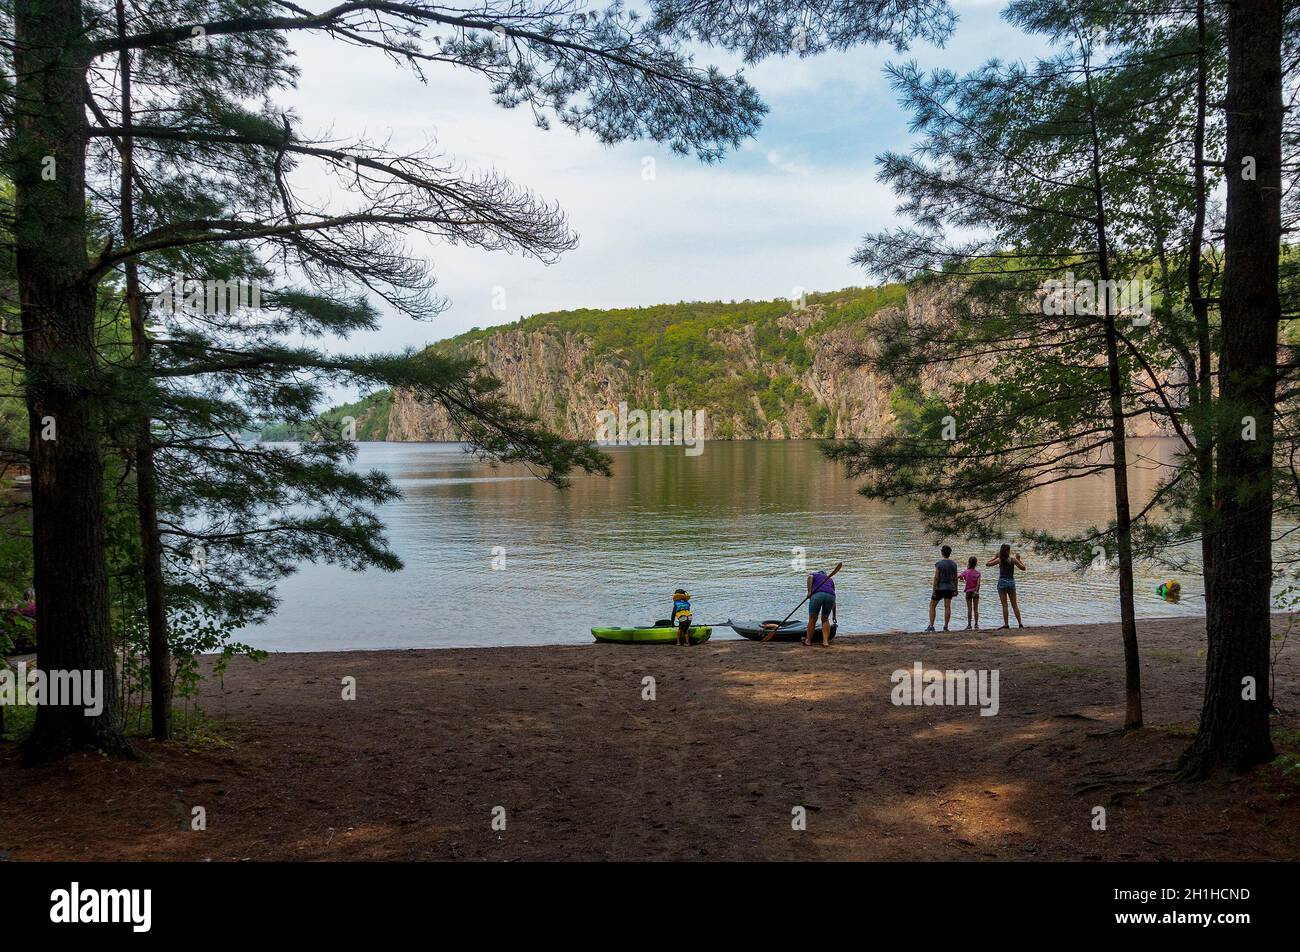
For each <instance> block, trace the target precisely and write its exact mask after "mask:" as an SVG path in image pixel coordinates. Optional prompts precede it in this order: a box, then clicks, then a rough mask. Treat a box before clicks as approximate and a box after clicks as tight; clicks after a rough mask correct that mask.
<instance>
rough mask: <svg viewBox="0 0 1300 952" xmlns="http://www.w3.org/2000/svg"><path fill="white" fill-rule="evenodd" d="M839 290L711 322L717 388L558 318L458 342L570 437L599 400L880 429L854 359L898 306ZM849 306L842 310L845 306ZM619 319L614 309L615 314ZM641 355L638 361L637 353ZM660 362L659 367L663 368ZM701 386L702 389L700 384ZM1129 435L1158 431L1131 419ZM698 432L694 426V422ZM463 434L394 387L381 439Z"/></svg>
mask: <svg viewBox="0 0 1300 952" xmlns="http://www.w3.org/2000/svg"><path fill="white" fill-rule="evenodd" d="M845 303H846V302H845V301H842V300H841V301H829V302H824V303H817V304H809V305H807V306H805V307H803V308H792V309H790V310H789V311H787V312H786V313H784V314H783V315H781V316H780V317H777V318H776V320H775V328H773V327H772V326H767V327H765V328H760V327H759V325H757V324H755V323H724V324H722V325H721V326H718V327H716V328H711V329H710V330H709V331H708V333H707V344H708V346H709V348H710V350H711V354H710V357H709V371H708V372H709V376H710V377H711V378H712V383H713V384H715V386H713V387H712V389H711V390H710V391H709V392H711V393H714V394H715V395H717V394H721V396H716V397H715V398H714V399H712V400H709V399H703V400H701V399H694V400H693V399H684V398H683V397H682V395H681V392H680V389H679V388H678V387H676V386H675V385H674V383H673V379H674V378H673V374H672V372H669V373H667V374H664V373H662V372H661V373H660V374H659V378H658V379H659V384H658V385H656V382H655V380H656V374H655V369H654V368H653V367H645V366H638V364H637V363H635V362H634V361H633V360H632V359H631V358H629V356H628V355H627V354H626V353H625V352H623V351H621V350H608V349H606V350H604V351H598V350H597V349H596V347H595V346H594V345H593V342H592V340H591V338H590V337H589V336H588V335H586V334H581V333H574V332H570V331H566V330H564V329H562V328H561V327H558V326H556V325H555V324H541V325H540V326H532V327H529V328H521V327H513V326H512V327H506V328H502V329H501V330H499V331H495V332H491V333H486V334H482V335H480V336H477V337H475V338H474V339H471V340H467V341H463V342H459V343H458V344H457V345H456V346H457V347H458V348H459V349H460V350H461V351H462V352H463V353H466V354H468V355H469V356H472V357H474V358H476V359H477V360H479V361H481V362H482V363H483V365H484V366H485V368H486V370H487V372H488V373H490V374H491V375H492V376H494V377H496V378H497V379H499V380H500V381H501V382H502V384H503V387H504V395H505V397H506V398H507V399H509V400H510V401H511V402H512V403H514V404H515V405H516V406H519V407H521V408H523V409H525V410H527V411H529V412H532V413H534V414H536V415H537V416H538V417H539V418H540V419H541V421H542V422H543V424H545V425H546V427H547V428H548V429H551V430H553V431H555V432H557V433H560V434H562V435H564V436H567V437H569V438H573V439H584V440H596V439H598V438H599V436H600V432H599V421H600V417H599V416H598V414H600V413H601V412H602V411H608V412H612V413H614V414H617V413H618V412H619V408H620V405H621V404H623V405H626V408H627V410H628V411H632V410H637V409H640V410H642V411H644V412H646V413H651V412H652V411H655V410H660V409H663V410H668V411H673V410H681V411H682V412H683V413H686V412H688V411H700V410H702V411H704V419H703V432H702V438H703V439H707V440H713V439H767V440H780V439H809V438H819V437H820V438H825V437H834V438H837V439H843V438H846V437H865V436H879V435H883V434H885V433H886V432H888V431H889V430H890V429H891V427H892V426H893V423H894V421H895V415H894V412H893V409H892V406H891V397H892V395H893V394H894V392H895V387H894V385H893V383H892V382H891V381H888V380H885V379H881V378H879V377H877V376H876V375H875V374H873V373H871V372H869V371H868V370H866V369H863V368H862V367H860V366H857V365H855V361H854V360H853V357H854V355H855V354H859V353H861V352H862V351H863V349H864V348H867V347H869V346H870V343H869V339H870V335H869V334H868V333H867V332H868V331H869V329H870V328H871V327H872V325H875V324H877V323H879V322H880V321H882V320H886V319H888V318H890V317H896V316H898V314H897V306H895V305H887V306H885V307H883V308H881V309H879V310H877V311H875V312H874V313H871V314H869V315H866V316H859V315H858V314H857V312H852V313H853V317H852V319H848V320H837V319H836V311H837V309H838V308H840V307H843V306H845ZM901 306H902V307H906V309H907V316H908V319H909V323H910V322H914V321H921V322H927V323H929V322H936V321H941V320H943V315H944V314H945V313H946V312H947V306H946V302H945V300H944V292H943V291H942V290H941V289H936V288H929V289H925V290H921V291H909V292H908V293H907V297H906V303H905V304H902V305H901ZM845 313H846V314H847V313H850V312H845ZM611 319H616V318H611ZM760 333H762V334H765V335H766V340H767V343H768V345H770V344H771V342H772V340H773V337H774V334H775V335H777V337H778V338H779V339H780V340H783V341H787V342H790V343H792V344H793V345H797V346H792V347H787V348H786V351H787V352H788V353H789V354H792V355H793V356H792V357H785V358H782V357H780V356H776V357H774V356H773V354H774V351H773V349H772V347H771V346H767V348H766V349H765V346H764V341H763V340H760ZM642 363H643V361H642ZM661 369H662V368H661ZM982 369H983V368H981V367H979V366H977V365H974V364H972V365H971V366H969V367H966V368H963V370H962V371H961V372H958V373H954V371H953V370H952V369H951V368H944V369H942V370H938V371H934V372H929V373H926V374H924V375H923V376H922V378H921V380H920V381H919V386H920V390H921V393H922V394H932V393H935V394H940V395H942V394H943V392H944V390H945V389H946V388H947V387H948V386H949V385H951V384H953V383H956V382H958V381H962V380H966V379H969V378H970V377H972V376H975V375H977V374H978V373H980V372H981V370H982ZM697 392H698V390H697ZM1137 430H1138V432H1137V433H1136V434H1135V435H1148V434H1151V435H1153V434H1155V433H1158V432H1159V431H1158V430H1157V429H1156V428H1155V427H1154V426H1151V425H1150V424H1149V423H1146V424H1145V425H1143V424H1141V423H1140V424H1139V425H1138V427H1137ZM693 435H694V436H697V437H701V434H700V433H698V432H696V433H694V434H693ZM458 438H459V434H458V433H457V432H456V430H455V428H454V427H453V426H452V425H451V422H450V420H449V419H448V416H447V413H446V411H445V410H444V409H443V408H442V407H441V406H435V405H429V404H426V403H422V402H420V401H418V400H416V399H415V398H414V397H413V396H412V395H411V394H410V393H409V392H404V391H402V390H397V391H396V392H395V393H394V394H393V401H392V410H391V412H390V414H389V419H388V439H389V440H393V441H435V442H436V441H449V440H456V439H458Z"/></svg>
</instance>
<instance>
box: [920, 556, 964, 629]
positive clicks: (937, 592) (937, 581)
mask: <svg viewBox="0 0 1300 952" xmlns="http://www.w3.org/2000/svg"><path fill="white" fill-rule="evenodd" d="M939 551H940V552H941V553H942V554H943V558H942V559H940V560H939V561H938V562H935V563H934V584H933V586H932V588H933V591H932V593H931V595H930V625H929V627H928V628H926V629H925V630H926V631H934V610H935V609H936V608H938V607H939V600H940V599H943V630H944V631H947V630H948V623H949V622H951V621H952V600H953V598H955V597H956V595H957V563H956V562H954V561H953V560H952V558H951V556H952V546H950V545H945V546H944V547H943V548H942V549H940V550H939Z"/></svg>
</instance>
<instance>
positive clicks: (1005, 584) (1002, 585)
mask: <svg viewBox="0 0 1300 952" xmlns="http://www.w3.org/2000/svg"><path fill="white" fill-rule="evenodd" d="M1015 590H1016V580H1015V579H1013V578H1000V579H998V591H999V592H1014V591H1015Z"/></svg>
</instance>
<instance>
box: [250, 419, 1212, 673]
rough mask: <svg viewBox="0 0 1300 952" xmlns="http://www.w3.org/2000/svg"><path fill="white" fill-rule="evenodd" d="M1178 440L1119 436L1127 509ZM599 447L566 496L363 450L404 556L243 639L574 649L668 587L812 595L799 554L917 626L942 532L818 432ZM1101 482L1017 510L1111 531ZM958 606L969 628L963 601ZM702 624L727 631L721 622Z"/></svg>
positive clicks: (1079, 601) (1165, 606)
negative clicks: (384, 480)
mask: <svg viewBox="0 0 1300 952" xmlns="http://www.w3.org/2000/svg"><path fill="white" fill-rule="evenodd" d="M1173 448H1174V444H1173V442H1172V441H1170V440H1161V439H1145V440H1134V441H1132V443H1131V444H1130V454H1131V456H1132V457H1133V459H1135V460H1136V461H1137V462H1135V463H1134V464H1133V467H1132V473H1131V476H1130V480H1131V483H1132V493H1133V501H1134V504H1135V509H1136V507H1137V505H1138V504H1140V502H1141V501H1142V500H1145V499H1146V498H1148V494H1149V493H1150V491H1151V489H1152V487H1153V486H1154V485H1155V483H1156V481H1157V479H1158V478H1159V467H1158V465H1157V464H1156V463H1155V462H1154V461H1157V460H1160V459H1168V458H1170V454H1172V452H1173ZM609 452H610V455H611V456H612V457H613V460H614V475H613V477H612V478H608V479H606V478H604V477H583V476H580V477H577V478H575V479H574V481H573V485H572V486H571V487H570V488H569V489H567V490H563V491H559V490H556V489H554V488H552V487H550V486H548V485H547V484H545V483H542V482H540V481H538V480H536V479H534V478H533V477H530V476H529V475H528V474H527V473H526V471H524V470H523V469H522V468H521V467H500V468H497V469H493V468H491V467H490V466H488V465H486V464H484V463H481V462H479V461H477V460H475V459H474V458H473V457H472V456H468V455H466V454H465V452H464V451H463V449H462V448H461V447H460V446H457V445H455V444H445V443H361V444H359V446H358V453H357V458H356V461H355V464H354V465H355V466H356V467H357V468H358V469H362V470H370V469H376V470H380V471H382V472H384V473H386V474H387V475H388V476H389V477H391V478H392V479H393V481H394V482H395V483H396V484H397V486H398V487H399V488H400V489H401V490H402V493H403V498H402V499H400V500H398V501H396V502H393V503H390V504H387V505H385V506H383V507H382V508H381V509H380V511H379V512H380V517H381V518H382V520H383V521H384V523H385V524H386V525H387V526H388V534H389V540H390V542H391V544H392V547H393V549H394V551H395V552H396V553H397V554H398V555H399V556H400V557H401V558H402V560H403V561H404V562H405V563H406V568H405V569H404V570H403V571H401V572H398V573H387V572H381V571H377V570H371V571H368V572H349V571H347V570H344V569H339V568H335V567H333V566H327V565H310V564H309V565H304V566H303V567H302V568H301V570H300V571H299V572H298V573H297V574H295V575H294V576H292V577H290V578H289V579H287V580H285V581H284V582H283V583H282V584H281V585H280V587H279V593H280V595H281V598H282V604H281V607H280V611H279V612H278V613H277V614H276V615H275V616H274V617H273V618H272V619H271V620H270V621H269V622H267V623H266V624H265V625H261V626H257V627H254V628H250V629H246V630H245V631H244V632H243V633H242V635H241V637H242V638H244V639H246V640H248V641H249V642H251V643H252V644H254V645H255V646H257V647H260V648H265V649H268V650H271V651H335V650H347V649H371V648H440V647H456V646H490V645H530V644H572V643H584V642H589V641H591V640H592V638H591V633H590V629H591V628H592V627H593V626H596V625H611V624H649V623H651V622H653V621H654V620H656V619H658V618H665V617H667V616H668V613H669V609H670V608H671V594H672V591H673V589H674V588H676V587H677V586H679V585H680V586H683V587H685V588H687V589H688V590H689V591H691V592H692V594H693V595H694V603H693V607H694V610H695V618H696V619H697V621H698V622H699V623H704V624H709V623H713V624H720V623H722V622H724V621H726V620H727V619H728V618H737V619H745V618H763V617H777V618H781V617H784V616H785V615H786V613H787V612H789V611H790V609H792V608H794V606H795V605H796V604H797V603H798V601H799V599H800V598H802V597H803V595H804V591H805V589H804V581H803V579H804V573H803V571H801V570H799V569H798V568H796V567H795V559H796V557H797V556H798V555H799V552H798V551H797V550H798V549H802V551H803V554H804V556H805V557H806V559H807V565H808V566H809V568H810V569H815V568H825V569H827V570H829V569H830V567H832V566H833V565H834V564H835V563H836V562H838V561H843V562H844V569H843V571H842V572H841V573H840V575H839V576H838V577H837V578H836V589H837V594H838V607H839V620H840V625H841V628H842V629H843V630H844V631H846V632H856V631H884V630H888V629H890V628H904V629H908V630H913V631H915V630H920V629H923V628H924V627H925V624H926V612H927V609H928V605H929V591H930V579H931V575H932V571H933V564H934V562H935V560H936V559H938V558H939V553H938V551H937V547H936V545H935V544H934V543H935V540H934V539H932V538H930V537H929V536H928V534H927V533H926V532H924V531H923V530H922V528H921V524H920V521H919V519H918V518H917V515H916V513H915V512H914V511H913V510H912V509H911V508H910V507H908V506H905V505H888V504H885V503H878V502H873V501H870V500H867V499H864V498H863V497H862V496H860V495H858V494H857V492H856V491H855V487H854V485H853V484H852V483H850V482H849V481H848V480H846V479H845V478H844V476H843V472H842V468H841V467H840V466H838V465H837V464H833V463H830V462H828V461H826V460H825V459H824V458H823V457H822V456H821V454H820V452H819V451H818V448H817V444H816V443H815V442H812V441H783V442H782V441H771V442H768V441H754V442H711V443H706V444H704V449H703V452H702V453H701V454H700V455H698V456H694V457H689V456H686V455H685V453H684V451H683V448H682V447H680V446H677V447H671V446H637V447H612V448H609ZM1110 493H1111V488H1110V484H1109V481H1108V480H1107V479H1105V478H1095V479H1089V480H1086V481H1084V480H1081V481H1074V482H1070V483H1063V484H1059V485H1057V486H1054V487H1051V488H1047V489H1043V490H1040V491H1039V492H1037V493H1036V494H1035V495H1034V496H1033V497H1032V498H1031V499H1029V500H1027V501H1026V502H1025V504H1024V505H1023V506H1022V507H1021V518H1022V520H1023V522H1024V524H1026V525H1036V526H1050V527H1053V528H1055V529H1058V530H1060V529H1064V528H1068V527H1087V526H1089V525H1103V524H1105V523H1106V521H1107V518H1108V512H1109V509H1110V500H1111V495H1110ZM948 541H949V542H950V544H951V545H952V546H953V549H954V552H953V558H954V559H957V561H958V562H959V563H960V564H961V565H962V567H963V568H964V567H965V562H966V558H967V557H968V556H970V555H978V556H979V557H980V559H981V561H986V560H987V559H988V558H990V557H991V556H993V555H994V554H996V548H995V547H991V546H983V547H977V546H973V545H970V544H967V543H965V542H963V541H961V540H948ZM1024 558H1025V561H1026V564H1027V565H1028V571H1026V572H1024V573H1020V572H1017V573H1016V576H1017V587H1018V591H1019V595H1020V603H1021V611H1022V613H1023V615H1024V618H1025V622H1026V624H1029V625H1034V624H1049V623H1058V622H1066V621H1099V622H1100V621H1115V620H1118V618H1119V604H1118V595H1117V588H1118V586H1117V583H1116V577H1115V575H1114V574H1113V573H1109V572H1105V571H1095V570H1089V571H1084V572H1079V571H1077V570H1075V569H1073V568H1071V567H1070V566H1068V565H1064V564H1054V563H1049V562H1046V561H1044V560H1043V559H1041V558H1039V557H1037V556H1035V555H1034V554H1033V553H1032V552H1026V553H1024ZM494 566H495V567H494ZM981 570H982V571H984V572H985V580H986V583H987V584H986V585H985V587H984V594H983V597H982V598H981V603H982V605H981V608H982V619H981V620H982V623H983V624H984V626H986V627H988V626H996V625H999V624H1001V609H1000V608H999V607H998V601H997V595H996V593H995V592H994V591H993V584H992V583H991V582H989V581H988V580H989V579H990V571H989V570H988V569H983V568H982V569H981ZM1167 577H1169V572H1168V571H1167V570H1160V569H1158V568H1156V567H1153V566H1147V565H1139V566H1138V567H1137V610H1138V613H1139V615H1141V616H1156V615H1177V614H1199V613H1200V612H1202V611H1203V602H1202V600H1201V599H1200V598H1198V597H1197V595H1198V594H1199V593H1201V592H1202V591H1203V586H1202V581H1201V578H1200V577H1199V576H1198V575H1192V574H1187V573H1184V574H1182V575H1180V576H1179V578H1180V580H1181V581H1182V584H1183V592H1184V596H1183V599H1182V601H1181V602H1179V603H1170V602H1166V601H1164V600H1163V599H1161V598H1159V597H1157V596H1156V594H1155V588H1156V586H1157V585H1158V584H1159V583H1160V582H1161V581H1162V580H1163V579H1165V578H1167ZM992 578H996V569H993V570H992ZM796 617H804V616H803V615H802V614H800V615H796ZM953 618H954V623H955V624H956V626H957V627H961V626H963V625H964V624H965V606H964V604H961V603H960V599H958V600H954V602H953ZM713 637H715V638H728V637H738V636H735V635H734V633H733V632H732V631H731V630H730V629H721V630H719V629H718V628H715V629H714V633H713Z"/></svg>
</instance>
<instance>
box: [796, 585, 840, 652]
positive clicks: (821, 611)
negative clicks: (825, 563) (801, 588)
mask: <svg viewBox="0 0 1300 952" xmlns="http://www.w3.org/2000/svg"><path fill="white" fill-rule="evenodd" d="M808 596H809V597H808V634H807V635H806V636H805V637H804V639H803V643H804V644H806V645H811V644H813V635H814V633H815V632H816V631H817V616H818V615H820V616H821V619H822V647H823V648H829V647H830V646H831V623H832V622H834V621H837V620H838V619H836V617H835V579H833V578H831V577H830V576H829V575H827V574H826V573H825V572H813V573H812V574H811V575H809V576H808Z"/></svg>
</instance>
